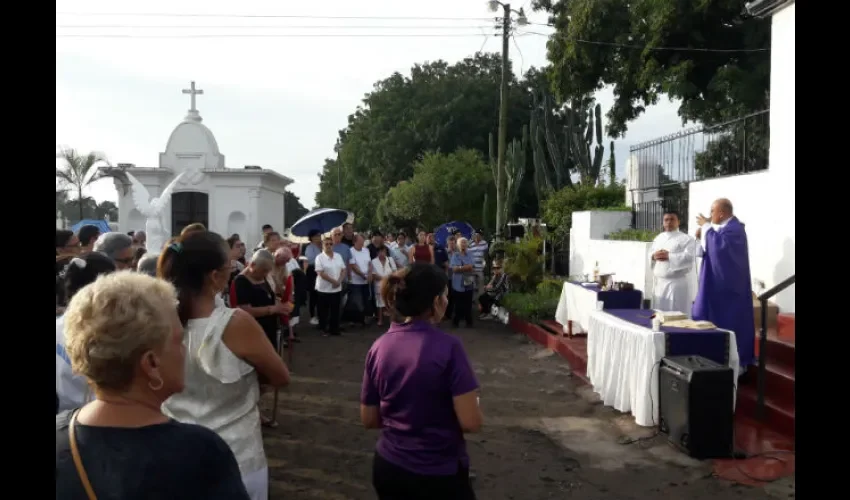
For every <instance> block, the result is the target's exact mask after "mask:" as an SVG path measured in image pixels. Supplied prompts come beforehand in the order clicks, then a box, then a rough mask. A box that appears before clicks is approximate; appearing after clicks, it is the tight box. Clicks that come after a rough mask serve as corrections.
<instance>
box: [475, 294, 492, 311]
mask: <svg viewBox="0 0 850 500" xmlns="http://www.w3.org/2000/svg"><path fill="white" fill-rule="evenodd" d="M478 303H479V304H481V314H490V309H492V308H493V304H495V303H496V298H495V297H493V296H492V295H490V294H489V293H487V292H484V293H482V294H481V296H480V297H478Z"/></svg>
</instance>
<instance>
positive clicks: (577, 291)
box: [555, 281, 598, 334]
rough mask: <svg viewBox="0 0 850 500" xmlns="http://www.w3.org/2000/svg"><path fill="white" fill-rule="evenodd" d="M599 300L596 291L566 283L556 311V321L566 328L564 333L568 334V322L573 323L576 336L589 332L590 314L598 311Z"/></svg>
mask: <svg viewBox="0 0 850 500" xmlns="http://www.w3.org/2000/svg"><path fill="white" fill-rule="evenodd" d="M597 300H598V299H597V295H596V291H595V290H588V289H587V288H584V287H583V286H581V285H576V284H575V283H570V282H569V281H565V282H564V288H563V289H562V290H561V298H560V299H559V300H558V308H557V309H556V310H555V321H557V322H558V323H560V324H561V325H562V326H563V327H564V333H567V322H568V321H572V322H573V333H574V334H575V333H584V332H586V331H587V325H588V321H589V320H590V313H592V312H594V311H596V301H597Z"/></svg>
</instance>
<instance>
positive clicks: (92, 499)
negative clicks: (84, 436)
mask: <svg viewBox="0 0 850 500" xmlns="http://www.w3.org/2000/svg"><path fill="white" fill-rule="evenodd" d="M78 413H80V411H79V410H77V411H75V412H74V414H73V415H71V422H70V423H69V424H68V436H69V441H70V444H71V456H72V457H73V459H74V467H75V468H76V469H77V475H79V476H80V482H81V483H83V489H84V490H86V496H88V498H89V500H97V496H96V495H95V494H94V489H93V488H92V487H91V482H89V475H88V474H86V468H85V467H83V459H82V458H81V457H80V449H79V448H78V447H77V436H76V434H75V433H74V424H76V422H77V414H78Z"/></svg>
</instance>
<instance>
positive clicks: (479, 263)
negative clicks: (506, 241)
mask: <svg viewBox="0 0 850 500" xmlns="http://www.w3.org/2000/svg"><path fill="white" fill-rule="evenodd" d="M489 249H490V246H489V245H487V242H486V241H484V240H483V239H482V238H481V230H480V229H479V230H476V231H475V232H474V233H472V242H470V243H469V248H468V249H467V250H466V251H467V253H468V254H469V256H470V257H472V262H473V264H472V270H473V271H475V291H474V292H473V300H478V296H479V295H480V294H481V288H482V287H484V285H485V283H486V282H485V281H484V267H485V266H486V264H487V256H488V255H489Z"/></svg>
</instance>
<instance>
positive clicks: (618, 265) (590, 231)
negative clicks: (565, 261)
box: [570, 211, 652, 297]
mask: <svg viewBox="0 0 850 500" xmlns="http://www.w3.org/2000/svg"><path fill="white" fill-rule="evenodd" d="M630 223H631V212H612V211H598V212H573V226H572V229H571V230H570V274H571V275H578V274H591V275H592V274H593V267H594V266H595V265H596V263H597V262H598V263H599V271H600V272H601V273H603V274H605V273H616V274H615V280H616V281H627V282H629V283H633V284H634V285H635V288H638V289H639V290H641V291H642V292H644V296H645V297H646V296H648V295H649V290H650V288H651V286H652V274H651V269H650V268H649V247H650V245H651V244H650V243H644V242H641V241H609V240H605V239H604V237H605V236H606V235H608V234H610V233H613V232H615V231H618V230H620V229H626V228H628V227H629V225H630Z"/></svg>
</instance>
